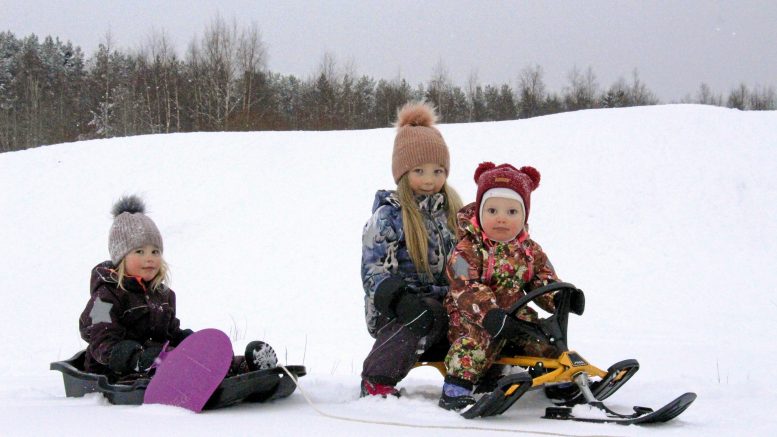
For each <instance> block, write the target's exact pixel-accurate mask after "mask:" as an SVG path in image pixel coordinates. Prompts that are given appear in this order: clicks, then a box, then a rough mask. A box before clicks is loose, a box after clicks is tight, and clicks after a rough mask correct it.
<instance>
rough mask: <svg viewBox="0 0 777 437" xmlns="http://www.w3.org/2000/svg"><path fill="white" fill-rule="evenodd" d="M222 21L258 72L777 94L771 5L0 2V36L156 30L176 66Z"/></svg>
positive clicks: (145, 34) (101, 35) (82, 42)
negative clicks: (590, 79)
mask: <svg viewBox="0 0 777 437" xmlns="http://www.w3.org/2000/svg"><path fill="white" fill-rule="evenodd" d="M216 14H220V15H221V16H222V17H223V18H224V19H225V20H227V21H228V22H231V21H232V20H233V19H234V20H236V22H237V24H238V27H239V28H246V27H248V26H250V25H251V23H252V22H255V23H256V24H257V25H258V27H259V29H260V30H261V32H262V40H263V41H264V43H265V45H266V47H267V50H268V53H269V60H268V63H267V66H268V68H269V69H270V70H272V71H274V72H278V73H283V74H294V75H295V76H298V77H302V78H306V77H308V76H310V75H311V74H313V73H314V72H315V71H316V69H317V66H318V65H319V64H320V62H321V59H322V57H323V55H324V53H330V54H332V55H334V57H335V60H336V61H337V63H338V65H340V66H344V65H346V64H348V63H350V64H352V65H353V66H354V67H355V70H356V72H357V73H359V74H366V75H369V76H372V77H374V78H376V79H379V78H385V79H391V78H395V77H397V75H401V76H402V77H404V78H406V79H407V80H408V81H409V82H410V83H411V84H414V85H415V84H417V83H420V82H424V83H425V82H427V81H428V79H429V78H430V77H431V76H432V73H433V72H434V70H435V67H436V66H437V65H440V63H442V65H444V66H445V67H446V68H447V70H448V73H449V75H450V77H451V79H452V80H453V81H454V83H456V84H458V85H460V86H464V85H465V84H466V81H467V78H468V77H469V76H470V75H471V74H472V73H473V72H474V73H476V74H477V77H478V79H479V81H480V83H481V84H488V83H494V84H501V83H510V84H511V85H515V84H516V83H517V77H518V75H519V73H520V71H521V70H522V69H523V68H525V67H526V66H529V65H540V66H542V68H543V69H544V71H545V82H546V85H547V87H548V89H549V90H551V91H561V90H562V88H563V87H564V85H565V84H566V82H567V77H568V74H569V72H570V70H572V68H573V67H575V66H576V67H578V68H579V69H581V70H585V69H587V68H588V67H589V66H590V67H591V68H592V69H593V71H594V73H595V74H596V77H597V79H598V82H599V85H600V87H602V88H606V87H608V86H609V85H611V84H612V83H613V82H614V81H615V80H617V79H618V78H619V77H624V78H626V79H630V78H631V74H632V71H633V70H634V69H635V68H636V69H637V70H638V72H639V75H640V78H641V80H642V81H643V82H645V83H646V85H647V86H648V87H649V88H650V89H651V90H652V91H654V92H655V93H656V94H657V95H658V97H659V98H660V99H661V100H662V101H664V102H669V101H673V100H679V99H681V98H682V97H684V96H686V95H688V94H690V95H693V94H695V93H696V91H697V90H698V88H699V85H700V84H701V83H702V82H706V83H707V84H709V85H710V86H711V87H712V89H713V91H715V92H716V93H720V94H723V95H724V97H725V96H726V95H727V94H728V92H729V91H730V90H731V89H732V88H734V87H735V86H737V85H738V84H739V83H742V82H744V83H745V84H747V85H748V86H749V87H751V88H752V87H754V86H773V87H777V1H770V0H763V1H755V0H739V1H699V0H676V1H643V2H632V1H603V0H588V1H505V2H495V1H485V0H483V1H436V0H435V1H405V0H393V1H369V0H361V1H357V0H354V1H351V0H336V1H334V0H333V1H310V2H302V1H282V0H278V1H258V0H256V1H249V0H220V1H205V0H185V1H183V0H159V1H152V0H132V1H129V0H127V1H121V0H113V1H112V0H78V1H73V0H0V31H2V30H8V31H11V32H13V33H14V35H15V36H16V37H17V38H21V37H23V36H27V35H29V34H30V33H35V34H37V35H38V36H40V37H42V36H45V35H52V36H58V37H59V38H60V39H61V40H64V41H68V40H69V41H71V42H73V44H74V45H78V46H80V47H81V48H82V49H83V51H84V52H85V54H87V55H90V54H91V53H93V51H94V50H95V49H96V48H97V46H98V44H99V43H100V42H101V41H104V39H105V35H106V34H107V32H108V31H110V33H111V35H112V39H113V41H114V45H115V46H118V47H119V48H122V49H127V50H130V49H133V50H134V49H137V48H139V47H140V46H141V45H142V44H144V43H146V42H147V41H148V39H149V36H150V35H151V34H152V33H153V32H160V31H164V32H165V33H166V35H167V37H168V39H169V40H171V41H172V42H173V43H174V44H175V46H176V49H177V50H176V52H177V53H178V55H179V56H180V57H183V56H184V54H185V50H186V47H187V45H188V44H189V42H191V41H192V40H193V39H194V38H197V39H199V38H200V37H201V36H202V34H203V31H204V30H205V28H206V26H208V24H209V23H210V22H212V20H213V19H214V17H215V16H216Z"/></svg>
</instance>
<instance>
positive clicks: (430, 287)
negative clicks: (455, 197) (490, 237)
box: [361, 190, 456, 385]
mask: <svg viewBox="0 0 777 437" xmlns="http://www.w3.org/2000/svg"><path fill="white" fill-rule="evenodd" d="M416 200H417V201H418V207H419V209H420V210H421V215H422V217H423V219H424V224H425V226H426V231H427V234H428V236H429V238H428V243H429V252H428V257H429V267H430V270H431V273H432V277H429V275H428V274H425V273H424V274H418V272H417V271H416V267H415V265H414V264H413V262H412V260H411V259H410V254H409V253H408V251H407V247H406V243H405V235H404V229H403V227H402V210H401V206H400V203H399V198H398V197H397V194H396V192H394V191H385V190H380V191H378V192H377V193H376V194H375V202H374V204H373V207H372V212H373V214H372V217H370V219H369V221H368V222H367V224H366V225H365V226H364V231H363V234H362V266H361V276H362V283H363V286H364V292H365V296H364V312H365V319H366V322H367V330H368V331H369V333H370V335H371V336H373V337H375V339H376V341H375V344H374V345H373V347H372V350H371V351H370V353H369V355H368V356H367V358H366V359H365V361H364V367H363V371H362V377H363V378H365V379H367V380H369V381H371V382H373V383H379V384H386V385H396V383H397V382H399V381H400V380H401V379H402V378H404V377H405V376H407V374H408V373H409V372H410V370H411V369H412V368H413V365H414V364H415V363H416V361H417V359H418V355H420V354H421V353H423V352H424V351H426V350H429V349H430V348H432V347H435V346H436V347H440V345H439V344H437V343H440V342H442V343H446V344H445V345H443V346H442V347H445V348H446V349H447V340H446V338H445V333H446V331H447V320H446V319H447V315H446V314H445V310H444V309H443V307H442V300H443V298H444V297H445V296H446V295H447V293H448V281H447V278H446V276H445V264H446V261H447V258H448V255H449V254H450V251H451V250H452V249H453V247H454V245H455V244H456V236H455V235H454V233H453V232H452V231H451V230H450V229H449V228H448V225H447V206H446V202H445V195H444V194H442V193H436V194H432V195H423V196H416ZM392 276H394V277H400V278H402V279H403V280H404V281H405V282H406V283H407V284H408V286H409V287H410V288H413V289H415V290H417V291H418V292H419V293H420V294H422V296H423V298H424V301H425V302H426V303H427V304H428V305H430V307H432V309H433V311H432V312H433V314H434V315H435V322H434V328H433V329H432V332H430V333H427V334H426V335H425V336H424V335H421V336H419V335H417V334H414V333H412V332H410V330H409V329H403V325H402V324H401V323H399V322H398V321H396V320H395V319H389V318H387V317H386V316H384V315H382V314H380V313H379V312H378V311H377V310H376V309H375V305H374V303H373V302H374V295H375V291H376V289H377V287H378V285H380V283H381V282H382V281H384V280H385V279H387V278H389V277H392ZM435 309H439V311H436V310H435Z"/></svg>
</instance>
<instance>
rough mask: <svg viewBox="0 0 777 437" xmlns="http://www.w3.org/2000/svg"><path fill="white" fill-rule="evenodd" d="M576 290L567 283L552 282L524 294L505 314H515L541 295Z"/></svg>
mask: <svg viewBox="0 0 777 437" xmlns="http://www.w3.org/2000/svg"><path fill="white" fill-rule="evenodd" d="M576 288H577V287H575V286H574V285H572V284H570V283H569V282H554V283H552V284H548V285H546V286H544V287H540V288H537V289H535V290H532V291H531V292H529V293H528V294H526V296H524V297H522V298H520V299H519V300H518V302H516V303H515V304H514V305H513V306H511V307H510V309H508V310H507V312H508V313H509V314H515V312H516V311H518V310H519V309H521V308H522V307H524V306H526V305H527V304H528V303H529V302H531V301H533V300H534V299H536V298H538V297H540V296H542V295H543V294H548V293H552V292H554V291H558V290H564V289H572V290H574V289H576Z"/></svg>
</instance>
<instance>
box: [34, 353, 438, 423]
mask: <svg viewBox="0 0 777 437" xmlns="http://www.w3.org/2000/svg"><path fill="white" fill-rule="evenodd" d="M85 356H86V351H85V350H82V351H80V352H78V353H76V354H75V355H73V356H72V357H71V358H69V359H67V360H63V361H55V362H53V363H51V364H50V366H49V369H50V370H56V371H59V372H62V380H63V382H64V384H65V396H66V397H69V398H80V397H83V396H84V395H85V394H87V393H102V394H103V396H105V398H106V399H108V402H110V403H111V404H114V405H141V404H143V396H144V395H145V392H146V387H147V386H148V383H149V382H150V381H151V380H150V379H149V378H142V379H136V380H134V381H132V382H131V383H130V382H127V383H111V382H110V381H109V380H108V377H107V376H106V375H100V374H97V373H89V372H85V371H84V357H85ZM443 356H444V355H443ZM286 369H287V370H288V371H289V372H290V373H291V374H292V375H293V376H294V377H295V378H301V377H303V376H305V375H306V374H307V371H306V369H305V366H286ZM296 388H297V385H296V383H295V382H294V381H293V380H292V379H291V378H290V377H289V376H288V375H287V374H286V372H285V371H284V370H283V369H282V368H281V367H276V368H274V369H267V370H256V371H253V372H248V373H243V374H240V375H235V376H230V377H228V378H224V380H223V381H222V382H221V384H220V385H219V387H218V388H217V389H216V391H215V392H214V393H213V395H212V396H211V398H210V399H209V400H208V403H207V404H206V405H205V409H216V408H222V407H226V406H228V405H233V404H236V403H238V402H268V401H271V400H274V399H280V398H284V397H287V396H289V395H291V394H292V393H293V392H294V390H295V389H296Z"/></svg>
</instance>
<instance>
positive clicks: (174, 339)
mask: <svg viewBox="0 0 777 437" xmlns="http://www.w3.org/2000/svg"><path fill="white" fill-rule="evenodd" d="M192 334H194V331H192V330H191V329H183V330H181V331H178V333H177V335H172V336H170V346H173V347H175V346H178V345H179V344H181V342H182V341H184V339H185V338H186V337H188V336H190V335H192Z"/></svg>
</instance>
